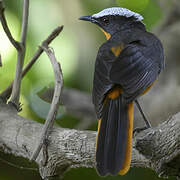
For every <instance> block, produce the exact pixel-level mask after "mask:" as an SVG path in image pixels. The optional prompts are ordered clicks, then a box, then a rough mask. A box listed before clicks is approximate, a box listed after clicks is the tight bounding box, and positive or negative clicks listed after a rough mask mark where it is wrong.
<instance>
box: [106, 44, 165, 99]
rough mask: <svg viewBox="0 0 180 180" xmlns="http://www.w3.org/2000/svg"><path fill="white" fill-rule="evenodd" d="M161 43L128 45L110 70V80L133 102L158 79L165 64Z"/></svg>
mask: <svg viewBox="0 0 180 180" xmlns="http://www.w3.org/2000/svg"><path fill="white" fill-rule="evenodd" d="M163 61H164V59H163V50H162V46H161V44H160V43H158V41H157V42H155V43H154V44H153V43H152V45H151V46H144V45H142V44H140V43H138V42H134V43H131V44H128V45H127V46H126V47H125V48H124V49H123V51H122V52H121V54H120V55H119V56H118V58H117V59H116V61H114V62H113V65H112V68H111V70H110V74H109V76H110V80H111V81H112V82H113V83H115V84H119V85H121V86H122V88H123V92H124V93H123V96H124V98H125V100H127V101H128V102H130V101H133V100H134V99H136V98H137V96H139V95H140V94H142V93H143V92H144V91H145V90H146V88H148V87H149V86H151V85H152V84H153V82H154V81H155V80H156V79H157V77H158V75H159V73H160V71H161V69H162V68H163V67H162V64H163Z"/></svg>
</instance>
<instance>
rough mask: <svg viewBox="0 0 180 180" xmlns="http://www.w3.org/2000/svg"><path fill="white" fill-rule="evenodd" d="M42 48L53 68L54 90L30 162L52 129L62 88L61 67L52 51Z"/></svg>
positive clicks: (45, 47)
mask: <svg viewBox="0 0 180 180" xmlns="http://www.w3.org/2000/svg"><path fill="white" fill-rule="evenodd" d="M42 48H43V49H44V51H45V52H46V54H47V55H48V57H49V59H50V61H51V64H52V67H53V71H54V78H55V89H54V95H53V100H52V104H51V107H50V110H49V113H48V116H47V119H46V122H45V124H44V127H43V130H42V133H41V136H40V140H39V143H38V145H37V147H36V149H35V151H34V153H33V154H32V156H31V160H36V158H37V157H38V155H39V153H40V151H41V149H42V146H43V144H44V143H45V141H46V140H47V139H48V136H49V134H50V130H51V129H52V127H53V124H54V120H55V118H56V114H57V110H58V107H59V100H60V95H61V90H62V87H63V76H62V71H61V67H60V64H59V63H58V61H57V60H56V57H55V55H54V52H53V51H52V50H50V49H49V48H48V46H47V45H46V46H45V45H44V46H42Z"/></svg>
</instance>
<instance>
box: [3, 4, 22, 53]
mask: <svg viewBox="0 0 180 180" xmlns="http://www.w3.org/2000/svg"><path fill="white" fill-rule="evenodd" d="M4 10H5V8H4V6H3V1H0V20H1V24H2V27H3V29H4V32H5V33H6V35H7V37H8V39H9V41H10V42H11V44H12V45H13V46H14V47H15V48H16V49H17V51H18V50H19V49H21V46H20V43H19V42H17V41H16V40H15V39H14V38H13V36H12V34H11V32H10V30H9V27H8V25H7V21H6V17H5V15H4Z"/></svg>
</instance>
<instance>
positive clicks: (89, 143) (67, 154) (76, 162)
mask: <svg viewBox="0 0 180 180" xmlns="http://www.w3.org/2000/svg"><path fill="white" fill-rule="evenodd" d="M42 127H43V125H41V124H39V123H37V122H34V121H32V120H28V119H25V118H23V117H20V116H18V115H17V114H16V112H13V110H12V109H10V108H9V107H8V106H7V105H3V104H1V108H0V148H1V150H2V151H4V152H6V153H12V154H14V155H16V156H22V157H25V158H27V159H30V157H31V155H32V152H33V151H34V148H35V143H34V142H36V141H38V140H39V137H40V133H41V130H42ZM179 129H180V113H178V114H176V115H175V116H173V117H172V118H170V119H169V120H167V121H166V122H164V123H162V124H161V125H159V126H158V127H155V128H151V129H147V130H146V131H143V132H141V133H140V134H138V136H137V137H136V138H135V139H134V145H133V152H132V163H131V166H132V167H144V168H151V169H153V170H154V171H156V172H157V173H158V174H159V175H162V176H180V172H179V168H180V131H179ZM95 147H96V132H94V131H78V130H74V129H63V128H57V127H54V128H53V130H52V133H51V135H50V136H49V146H48V155H49V156H48V162H47V164H46V166H42V164H41V162H40V161H41V159H42V153H40V156H39V157H38V159H37V160H36V162H37V163H38V164H39V167H40V173H41V176H42V177H43V178H45V177H48V176H54V175H62V173H64V171H65V170H67V169H68V168H75V167H76V168H77V167H90V168H93V167H95Z"/></svg>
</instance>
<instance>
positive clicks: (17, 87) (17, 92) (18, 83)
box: [10, 0, 29, 109]
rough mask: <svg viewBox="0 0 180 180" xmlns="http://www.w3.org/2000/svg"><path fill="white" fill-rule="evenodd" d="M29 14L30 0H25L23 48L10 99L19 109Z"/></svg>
mask: <svg viewBox="0 0 180 180" xmlns="http://www.w3.org/2000/svg"><path fill="white" fill-rule="evenodd" d="M28 15H29V0H24V5H23V16H22V27H21V42H20V44H21V48H20V49H18V58H17V65H16V75H15V79H14V83H13V88H12V95H11V99H10V102H11V103H12V104H14V105H15V106H16V107H17V109H19V96H20V89H21V80H22V70H23V64H24V57H25V51H26V36H27V26H28Z"/></svg>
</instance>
